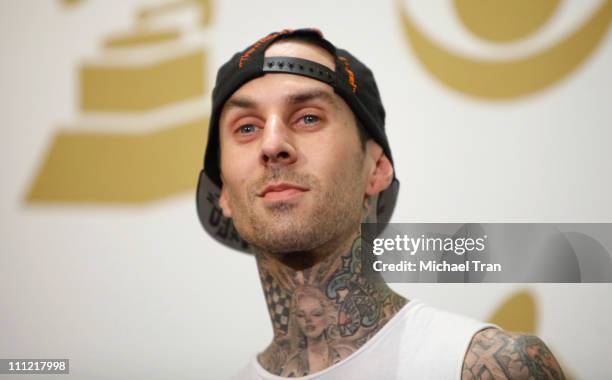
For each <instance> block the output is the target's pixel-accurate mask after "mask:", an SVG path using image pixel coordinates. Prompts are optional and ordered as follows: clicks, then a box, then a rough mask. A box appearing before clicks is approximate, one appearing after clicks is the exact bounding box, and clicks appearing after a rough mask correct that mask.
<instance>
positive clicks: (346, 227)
mask: <svg viewBox="0 0 612 380" xmlns="http://www.w3.org/2000/svg"><path fill="white" fill-rule="evenodd" d="M351 161H352V165H351V167H350V168H344V170H339V171H338V173H337V175H336V176H334V177H333V180H332V181H331V183H330V184H329V185H328V186H327V189H324V188H323V187H322V186H321V182H320V181H319V179H318V178H316V177H315V176H313V175H311V174H308V173H298V172H295V171H293V170H292V169H287V168H276V169H272V170H270V171H269V172H266V174H265V175H264V176H263V177H262V178H260V179H257V180H256V181H254V182H253V183H251V184H249V185H248V186H247V194H248V195H247V196H245V197H239V196H235V195H232V193H231V192H228V194H229V197H230V199H231V201H232V203H233V205H234V206H233V222H234V225H235V227H236V229H237V230H238V232H239V233H240V235H241V237H242V238H243V239H245V240H246V241H248V242H249V243H250V244H251V245H253V246H254V247H256V248H257V249H259V250H262V251H264V252H268V253H271V254H285V253H291V252H308V251H314V250H317V249H319V248H321V247H323V246H326V245H332V246H333V245H334V242H335V240H338V239H341V238H343V237H344V236H345V235H348V234H350V233H351V232H352V231H357V230H358V229H359V225H360V223H361V219H362V210H363V209H362V207H363V191H362V189H361V187H362V186H363V185H362V184H361V178H360V176H361V169H362V166H361V165H362V162H363V156H361V157H360V159H359V160H351ZM272 181H286V182H291V183H295V184H297V185H300V186H304V187H307V188H309V189H310V191H309V192H308V193H307V194H304V195H305V196H309V197H311V199H310V200H309V203H310V206H309V207H307V208H306V207H304V205H303V204H301V203H302V202H303V201H305V200H298V202H297V203H293V202H278V203H275V204H274V205H268V206H262V202H261V200H260V199H257V195H256V194H257V191H258V190H259V189H261V188H262V187H263V186H265V185H267V184H268V183H270V182H272Z"/></svg>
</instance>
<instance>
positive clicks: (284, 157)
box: [276, 151, 289, 159]
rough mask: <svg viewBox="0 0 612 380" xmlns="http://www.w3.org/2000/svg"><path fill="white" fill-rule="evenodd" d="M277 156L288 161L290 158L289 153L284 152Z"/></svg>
mask: <svg viewBox="0 0 612 380" xmlns="http://www.w3.org/2000/svg"><path fill="white" fill-rule="evenodd" d="M276 156H277V157H278V158H281V159H287V158H289V153H287V152H284V151H283V152H279V153H278V154H277V155H276Z"/></svg>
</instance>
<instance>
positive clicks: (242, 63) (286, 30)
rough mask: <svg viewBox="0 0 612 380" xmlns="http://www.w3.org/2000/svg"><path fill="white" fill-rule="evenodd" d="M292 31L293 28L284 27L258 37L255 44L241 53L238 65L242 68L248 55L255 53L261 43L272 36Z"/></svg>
mask: <svg viewBox="0 0 612 380" xmlns="http://www.w3.org/2000/svg"><path fill="white" fill-rule="evenodd" d="M291 32H293V29H284V30H282V31H281V32H279V33H272V34H268V35H267V36H265V37H264V38H262V39H260V40H259V41H257V42H255V44H253V46H251V48H250V49H249V50H247V51H246V52H245V53H244V54H242V56H241V57H240V63H239V64H238V67H239V68H241V69H242V66H244V62H245V61H246V60H247V59H249V57H250V56H251V55H252V54H253V53H255V51H257V49H259V48H260V47H261V45H263V44H265V43H266V42H268V41H270V40H271V39H273V38H276V37H278V36H280V35H282V34H287V33H291Z"/></svg>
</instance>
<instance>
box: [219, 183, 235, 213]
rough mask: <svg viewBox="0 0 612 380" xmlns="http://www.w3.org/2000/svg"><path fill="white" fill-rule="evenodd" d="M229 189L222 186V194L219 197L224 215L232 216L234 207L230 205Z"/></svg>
mask: <svg viewBox="0 0 612 380" xmlns="http://www.w3.org/2000/svg"><path fill="white" fill-rule="evenodd" d="M227 197H228V195H227V190H225V186H222V187H221V196H220V197H219V206H221V210H223V216H224V217H226V218H231V217H232V208H231V207H230V205H229V200H228V198H227Z"/></svg>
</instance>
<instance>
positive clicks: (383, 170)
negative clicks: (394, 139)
mask: <svg viewBox="0 0 612 380" xmlns="http://www.w3.org/2000/svg"><path fill="white" fill-rule="evenodd" d="M366 155H367V157H366V159H367V160H369V161H370V162H371V164H370V165H369V169H368V176H367V185H366V194H367V195H368V196H375V195H377V194H378V193H380V192H381V191H383V190H385V189H386V188H387V187H389V185H391V182H392V181H393V165H391V161H389V158H387V156H386V155H385V153H384V152H383V149H382V148H381V146H380V145H378V144H377V143H376V142H374V140H369V141H368V142H367V145H366Z"/></svg>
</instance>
